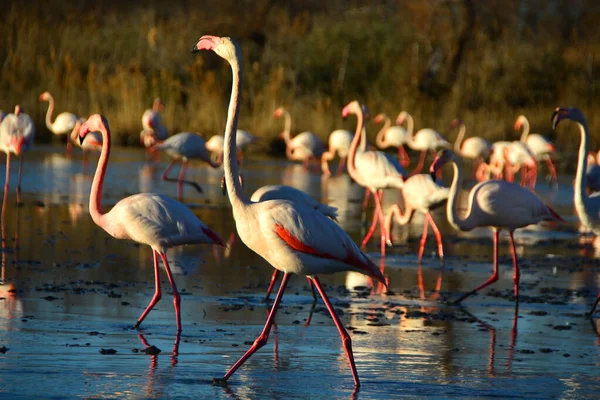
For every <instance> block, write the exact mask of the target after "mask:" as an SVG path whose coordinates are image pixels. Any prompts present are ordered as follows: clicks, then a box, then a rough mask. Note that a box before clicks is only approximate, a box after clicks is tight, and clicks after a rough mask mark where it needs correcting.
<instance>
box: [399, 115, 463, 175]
mask: <svg viewBox="0 0 600 400" xmlns="http://www.w3.org/2000/svg"><path fill="white" fill-rule="evenodd" d="M404 121H406V123H407V129H406V134H407V136H408V140H407V142H406V143H407V144H408V146H409V147H410V148H411V149H413V150H416V151H420V152H421V156H420V157H419V162H418V163H417V166H416V167H415V169H414V170H413V171H412V172H411V173H410V174H411V175H414V174H418V173H420V172H421V170H422V169H423V166H425V157H426V155H427V151H431V153H432V154H435V152H436V151H437V150H440V149H443V148H446V149H449V148H451V147H452V146H451V145H450V142H448V141H447V140H446V139H444V137H443V136H442V135H440V134H439V133H438V132H436V131H434V130H433V129H430V128H423V129H420V130H419V131H418V132H417V133H413V131H414V127H415V121H414V119H413V117H412V115H410V114H409V113H408V112H406V111H401V112H400V114H398V117H397V118H396V125H402V124H403V123H404Z"/></svg>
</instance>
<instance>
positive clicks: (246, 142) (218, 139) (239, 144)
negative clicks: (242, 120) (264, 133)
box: [206, 129, 260, 164]
mask: <svg viewBox="0 0 600 400" xmlns="http://www.w3.org/2000/svg"><path fill="white" fill-rule="evenodd" d="M259 140H260V138H259V137H258V136H255V135H253V134H251V133H250V132H248V131H246V130H243V129H238V130H237V135H236V143H235V146H236V148H237V152H238V161H240V162H241V161H242V159H243V157H244V151H246V148H247V147H248V146H250V145H251V144H252V143H256V142H258V141H259ZM224 143H225V140H224V138H223V135H213V136H211V138H210V139H208V140H207V141H206V148H207V149H208V151H210V152H211V153H213V154H216V155H217V163H219V164H220V163H221V162H222V159H223V147H224Z"/></svg>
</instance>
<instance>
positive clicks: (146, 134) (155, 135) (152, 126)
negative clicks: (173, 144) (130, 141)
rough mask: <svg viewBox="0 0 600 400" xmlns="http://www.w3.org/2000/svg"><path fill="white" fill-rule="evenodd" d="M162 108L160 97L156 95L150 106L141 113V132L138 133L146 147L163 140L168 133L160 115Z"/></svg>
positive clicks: (163, 106) (163, 107)
mask: <svg viewBox="0 0 600 400" xmlns="http://www.w3.org/2000/svg"><path fill="white" fill-rule="evenodd" d="M164 109H165V105H164V104H163V102H162V101H161V99H160V97H157V98H155V99H154V102H153V103H152V108H148V109H147V110H146V111H144V114H143V115H142V133H141V134H140V136H141V137H140V139H141V141H142V144H143V145H144V146H145V147H146V148H150V147H152V146H154V145H155V144H156V143H157V142H161V141H163V140H165V139H166V138H167V137H168V135H169V132H168V131H167V128H166V127H165V126H164V125H163V124H162V119H161V117H160V112H161V111H163V110H164Z"/></svg>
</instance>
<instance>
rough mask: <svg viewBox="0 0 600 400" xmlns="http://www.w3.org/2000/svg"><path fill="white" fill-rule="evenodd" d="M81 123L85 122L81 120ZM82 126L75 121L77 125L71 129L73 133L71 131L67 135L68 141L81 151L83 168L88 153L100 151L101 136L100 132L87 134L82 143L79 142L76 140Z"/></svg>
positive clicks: (79, 122)
mask: <svg viewBox="0 0 600 400" xmlns="http://www.w3.org/2000/svg"><path fill="white" fill-rule="evenodd" d="M83 121H84V122H85V120H83ZM82 124H83V122H81V121H77V123H76V124H75V127H74V128H73V131H71V134H70V135H69V140H71V141H72V142H74V143H75V144H76V145H77V146H79V147H81V150H82V151H83V165H84V168H85V165H86V163H87V153H88V151H97V152H101V151H102V134H101V133H100V132H89V133H88V134H87V135H86V137H85V139H84V140H83V142H80V141H79V140H78V136H79V129H80V128H81V125H82Z"/></svg>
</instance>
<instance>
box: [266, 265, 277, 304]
mask: <svg viewBox="0 0 600 400" xmlns="http://www.w3.org/2000/svg"><path fill="white" fill-rule="evenodd" d="M278 276H279V270H278V269H276V268H275V271H273V275H271V282H270V283H269V287H268V288H267V297H266V298H265V301H268V300H269V296H270V295H271V291H272V290H273V286H275V282H276V281H277V277H278Z"/></svg>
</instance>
